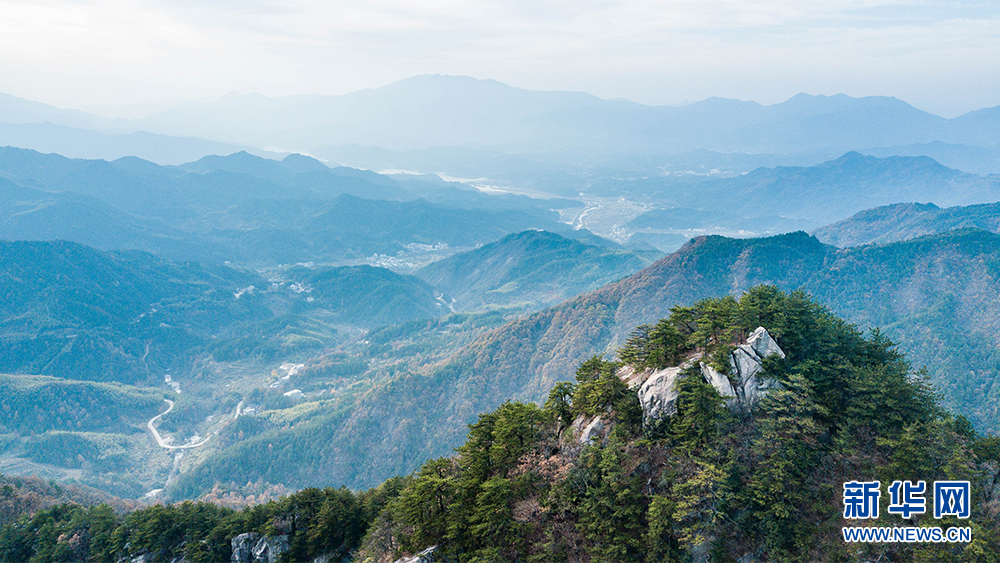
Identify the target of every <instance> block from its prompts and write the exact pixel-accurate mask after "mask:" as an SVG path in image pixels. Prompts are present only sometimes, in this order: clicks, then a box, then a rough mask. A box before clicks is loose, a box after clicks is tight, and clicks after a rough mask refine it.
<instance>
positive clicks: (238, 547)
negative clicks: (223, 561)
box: [229, 532, 260, 563]
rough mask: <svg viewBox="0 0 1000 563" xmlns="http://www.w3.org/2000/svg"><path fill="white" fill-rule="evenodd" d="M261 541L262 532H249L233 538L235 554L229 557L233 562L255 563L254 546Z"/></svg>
mask: <svg viewBox="0 0 1000 563" xmlns="http://www.w3.org/2000/svg"><path fill="white" fill-rule="evenodd" d="M258 541H260V534H256V533H254V532H247V533H245V534H240V535H238V536H236V537H234V538H233V541H232V546H233V555H232V557H230V558H229V560H230V561H231V562H232V563H254V557H253V548H254V546H255V545H257V542H258Z"/></svg>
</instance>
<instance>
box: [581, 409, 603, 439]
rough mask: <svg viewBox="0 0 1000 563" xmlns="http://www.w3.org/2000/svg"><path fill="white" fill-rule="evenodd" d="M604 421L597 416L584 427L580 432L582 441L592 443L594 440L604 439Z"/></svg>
mask: <svg viewBox="0 0 1000 563" xmlns="http://www.w3.org/2000/svg"><path fill="white" fill-rule="evenodd" d="M602 432H604V423H603V422H601V417H599V416H596V417H594V420H592V421H591V422H590V424H588V425H587V427H586V428H584V429H583V432H581V433H580V443H581V444H590V443H593V442H601V441H602V440H603V438H604V437H603V434H602Z"/></svg>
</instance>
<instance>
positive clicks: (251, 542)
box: [230, 532, 288, 563]
mask: <svg viewBox="0 0 1000 563" xmlns="http://www.w3.org/2000/svg"><path fill="white" fill-rule="evenodd" d="M232 550H233V555H232V557H231V558H230V561H231V562H232V563H277V562H278V561H280V560H281V555H282V554H283V553H285V552H286V551H288V536H275V537H273V538H272V537H267V536H264V537H261V536H260V534H256V533H254V532H248V533H245V534H240V535H238V536H236V537H234V538H233V541H232Z"/></svg>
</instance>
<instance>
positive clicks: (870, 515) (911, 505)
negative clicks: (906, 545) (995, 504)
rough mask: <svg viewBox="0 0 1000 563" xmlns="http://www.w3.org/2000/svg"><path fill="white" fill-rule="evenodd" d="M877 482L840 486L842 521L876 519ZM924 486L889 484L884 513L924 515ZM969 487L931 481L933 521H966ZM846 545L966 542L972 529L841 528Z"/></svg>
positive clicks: (921, 484)
mask: <svg viewBox="0 0 1000 563" xmlns="http://www.w3.org/2000/svg"><path fill="white" fill-rule="evenodd" d="M881 486H882V483H881V482H880V481H849V482H846V483H844V518H845V519H848V520H875V519H878V517H879V501H880V500H881V497H882V490H881ZM927 489H928V488H927V483H926V482H925V481H916V482H913V481H893V482H892V484H891V485H889V487H888V492H889V505H888V506H887V507H886V512H888V513H889V514H897V515H899V516H901V517H903V518H905V519H910V518H912V517H913V516H916V515H918V514H926V513H927V497H926V494H927V492H928V490H927ZM970 500H971V488H970V486H969V482H968V481H935V482H934V511H933V514H934V518H935V519H938V520H940V519H942V518H945V517H946V516H953V517H955V518H959V519H967V518H969V516H970V515H971V506H970ZM843 535H844V541H847V542H938V543H940V542H951V543H959V542H970V541H972V528H960V527H950V528H941V527H940V526H936V527H935V526H923V527H906V528H900V527H884V528H880V527H872V526H856V527H845V528H843Z"/></svg>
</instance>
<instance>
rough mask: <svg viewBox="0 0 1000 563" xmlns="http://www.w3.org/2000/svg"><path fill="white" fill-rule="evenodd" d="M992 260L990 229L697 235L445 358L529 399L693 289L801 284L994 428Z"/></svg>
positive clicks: (691, 295)
mask: <svg viewBox="0 0 1000 563" xmlns="http://www.w3.org/2000/svg"><path fill="white" fill-rule="evenodd" d="M997 260H1000V237H998V236H997V235H994V234H992V233H987V232H983V231H976V230H964V231H955V232H952V233H944V234H939V235H930V236H927V237H923V238H920V239H916V240H914V241H908V242H901V243H894V244H889V245H885V246H873V247H861V248H851V249H845V250H837V249H835V248H833V247H830V246H826V245H823V244H822V243H820V242H819V241H818V240H816V239H815V238H813V237H810V236H808V235H806V234H805V233H792V234H789V235H780V236H776V237H770V238H762V239H728V238H724V237H715V236H710V237H704V238H699V239H696V240H694V241H692V242H691V243H689V244H688V245H687V246H686V247H685V248H682V249H681V250H680V251H678V252H676V253H674V254H671V255H669V256H667V257H666V258H663V259H662V260H660V261H658V262H657V263H655V264H653V265H652V266H650V267H648V268H646V269H645V270H643V271H641V272H639V273H637V274H635V275H634V276H631V277H629V278H626V279H625V280H622V281H621V282H618V283H615V284H611V285H609V286H607V287H605V288H602V289H600V290H598V291H596V292H593V293H590V294H587V295H583V296H580V297H579V298H577V299H575V300H572V301H570V302H568V303H566V304H563V305H560V306H558V307H554V308H552V309H548V310H545V311H542V312H539V313H536V314H534V315H532V316H530V317H527V318H525V319H521V320H518V321H514V322H513V323H511V324H510V325H508V326H507V327H504V328H502V329H498V330H497V332H496V333H495V334H494V335H491V336H489V337H485V338H484V339H483V340H481V341H480V342H478V343H476V344H474V345H471V346H469V347H468V348H467V349H466V350H465V351H463V355H462V356H460V358H461V359H458V360H456V364H455V365H456V366H460V365H467V366H472V365H476V366H483V369H482V370H478V372H477V378H476V379H477V380H479V381H484V382H493V383H491V385H501V386H502V388H503V390H504V391H506V392H508V393H515V394H514V395H513V396H514V397H518V398H524V399H535V400H537V394H538V393H539V392H540V391H541V390H542V389H545V388H547V387H548V386H550V385H552V384H553V383H554V382H555V381H556V380H558V378H559V377H560V374H565V373H566V372H567V370H569V369H570V368H571V366H572V365H573V363H575V362H579V361H581V359H582V358H585V357H588V356H589V355H592V354H597V353H611V352H613V350H614V347H615V346H617V345H620V344H621V343H623V342H624V340H625V338H626V336H627V335H628V334H629V332H630V331H631V330H632V328H634V327H635V326H637V325H639V324H643V323H645V322H649V319H653V318H658V317H662V316H664V315H666V314H667V313H669V310H670V308H671V307H673V306H674V305H683V304H686V303H691V302H692V301H693V300H694V299H696V298H697V296H698V294H699V292H700V294H701V295H727V294H737V295H738V294H739V293H740V292H741V291H745V290H746V289H748V288H749V287H751V286H753V285H756V284H760V283H769V284H775V285H777V286H778V287H781V288H784V289H789V290H790V289H798V288H801V289H804V290H805V291H808V292H809V293H810V294H811V295H813V296H814V297H815V298H816V299H818V300H820V301H821V302H824V303H827V304H829V306H830V307H831V308H832V310H833V311H835V312H837V313H838V314H842V315H844V316H845V317H846V318H847V319H849V320H852V321H855V322H858V323H859V324H860V325H861V326H862V327H866V326H871V327H880V328H882V329H883V330H884V331H885V332H886V334H888V335H889V336H890V337H892V338H895V339H898V340H899V341H900V342H902V343H903V350H904V351H905V352H908V353H910V354H912V358H913V361H914V362H915V363H918V364H919V365H926V367H927V368H928V370H930V373H931V379H932V381H933V382H934V384H935V385H939V386H941V387H943V388H951V389H952V390H953V391H954V392H955V394H952V393H951V392H949V393H946V395H945V399H944V403H945V404H946V405H947V406H948V407H949V408H953V409H956V411H958V412H963V413H966V414H967V415H968V416H969V418H970V419H972V420H973V421H975V422H976V424H977V425H980V427H981V428H983V429H996V426H995V424H996V422H995V421H996V418H995V417H996V414H997V412H998V411H996V408H997V406H996V405H997V401H996V399H995V398H994V397H996V395H995V394H996V393H998V392H1000V388H998V387H997V382H996V381H995V378H993V377H992V376H991V375H990V374H991V373H992V370H993V369H994V366H995V363H994V362H995V359H994V358H995V357H996V356H995V355H996V354H997V344H998V343H997V342H996V341H995V338H994V337H993V336H992V335H995V334H996V330H995V329H996V323H997V321H998V319H1000V309H997V303H996V301H995V299H993V298H992V297H991V295H995V293H994V292H997V291H1000V272H997V271H994V270H993V269H992V267H991V266H989V264H993V263H996V261H997ZM946 342H949V344H945V343H946ZM959 349H961V350H963V352H957V350H959ZM949 351H951V352H949ZM953 353H954V354H961V355H962V359H961V360H960V361H962V362H971V363H969V364H967V367H966V368H963V369H954V368H952V367H948V366H955V365H956V364H955V362H956V361H959V358H958V357H957V356H952V354H953ZM967 354H968V355H971V358H975V359H970V356H966V355H967ZM925 358H926V360H925ZM931 358H933V359H931ZM970 373H971V374H970ZM501 374H503V375H502V376H501ZM973 381H974V382H975V383H973ZM507 382H510V387H507V385H508V383H507ZM960 388H961V389H970V390H971V389H976V391H968V392H964V391H963V392H961V393H959V392H958V390H959V389H960ZM494 392H495V393H496V392H501V391H500V389H495V390H494ZM959 396H960V397H961V398H959Z"/></svg>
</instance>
